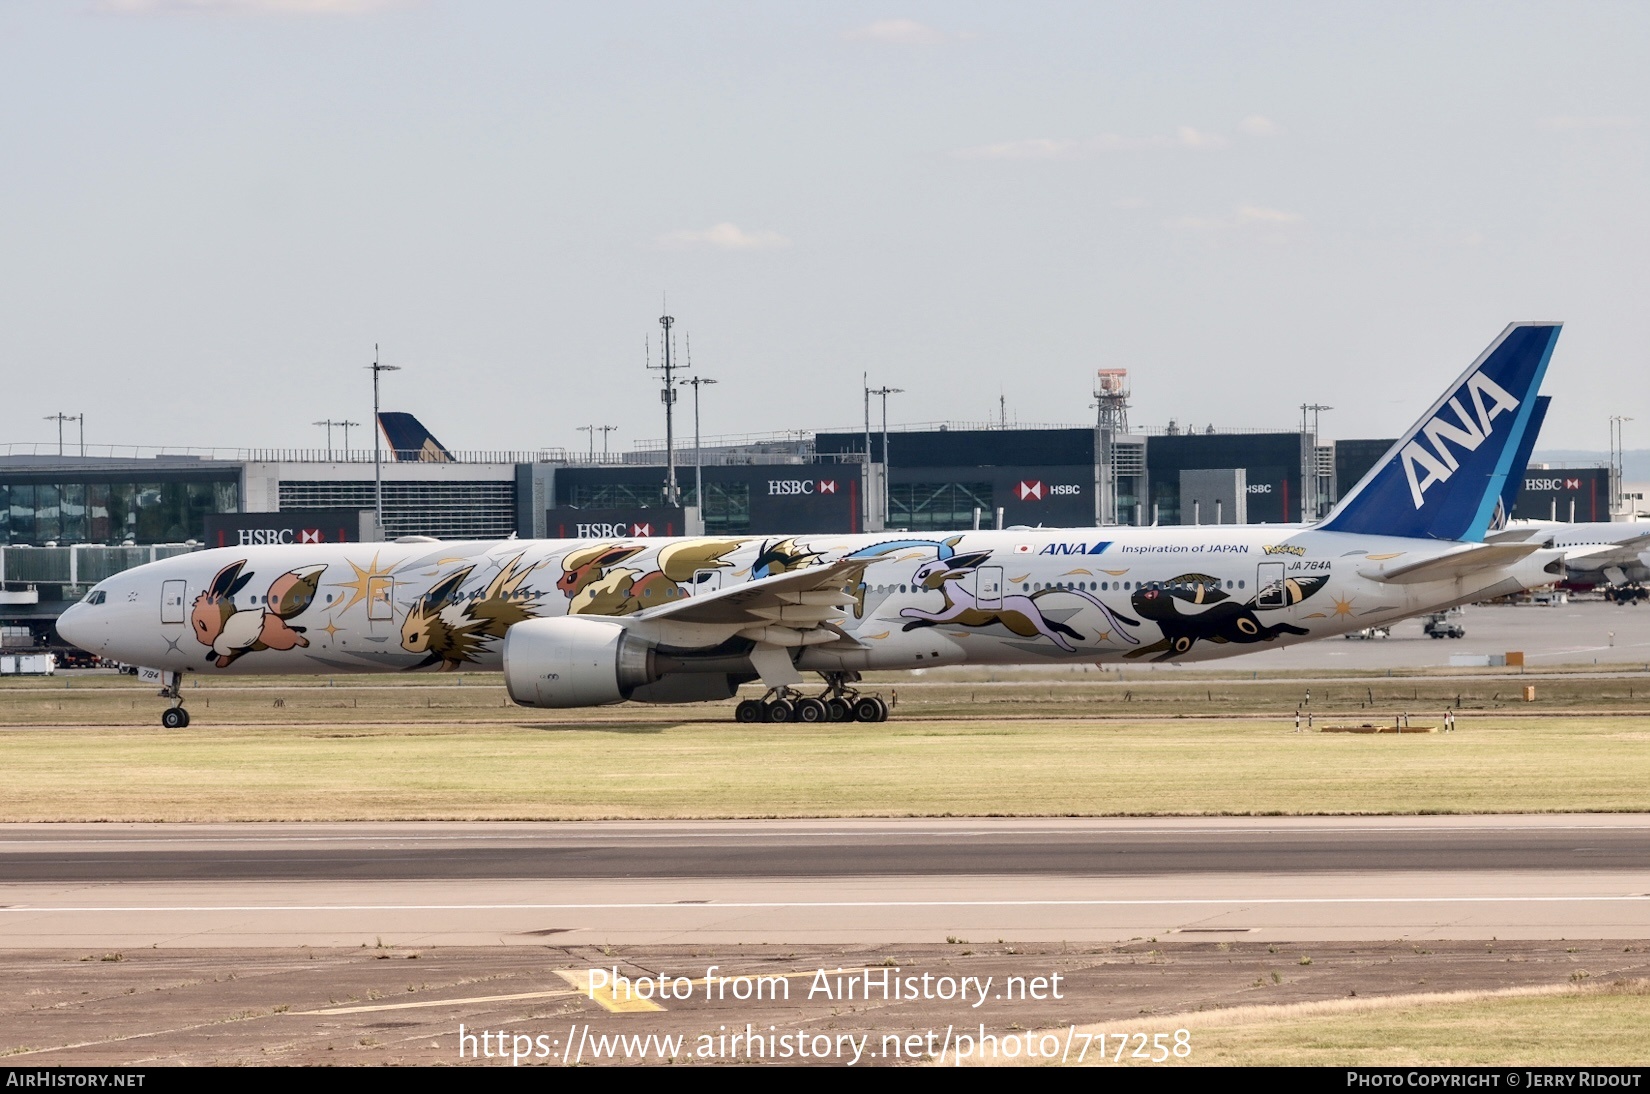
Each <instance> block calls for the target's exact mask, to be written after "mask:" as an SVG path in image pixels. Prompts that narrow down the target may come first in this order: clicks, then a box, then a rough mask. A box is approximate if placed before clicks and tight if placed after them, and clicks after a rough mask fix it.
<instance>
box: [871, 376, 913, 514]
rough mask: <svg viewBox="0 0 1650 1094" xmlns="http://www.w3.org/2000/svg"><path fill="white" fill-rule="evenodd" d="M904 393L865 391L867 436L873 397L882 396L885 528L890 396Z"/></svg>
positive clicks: (898, 389) (897, 389) (898, 390)
mask: <svg viewBox="0 0 1650 1094" xmlns="http://www.w3.org/2000/svg"><path fill="white" fill-rule="evenodd" d="M904 391H905V389H904V388H902V387H878V388H870V387H868V388H866V389H865V411H866V413H865V417H866V419H867V424H866V433H867V435H869V433H870V424H869V419H870V416H871V414H870V410H871V396H873V395H881V396H882V522H883V526H884V527H886V526H887V524H888V515H889V513H888V504H889V495H890V490H889V487H888V468H889V464H890V462H891V461H890V460H889V459H888V396H890V395H900V394H903V393H904ZM866 447H867V448H869V447H870V446H869V445H867V446H866Z"/></svg>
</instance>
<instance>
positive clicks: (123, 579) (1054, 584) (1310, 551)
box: [58, 323, 1564, 725]
mask: <svg viewBox="0 0 1650 1094" xmlns="http://www.w3.org/2000/svg"><path fill="white" fill-rule="evenodd" d="M1557 336H1558V327H1557V325H1556V324H1551V323H1528V324H1514V325H1513V326H1510V327H1508V328H1507V329H1506V331H1504V332H1503V333H1502V335H1501V336H1500V338H1498V339H1497V340H1496V342H1495V343H1494V344H1492V345H1491V346H1490V348H1489V349H1488V350H1486V351H1485V352H1484V354H1483V355H1481V356H1480V357H1479V358H1478V359H1477V360H1476V361H1474V362H1473V364H1472V365H1471V366H1470V367H1469V368H1468V370H1467V371H1466V372H1465V373H1463V374H1462V376H1460V377H1459V378H1458V379H1457V380H1456V381H1455V383H1454V384H1452V385H1451V386H1450V387H1449V388H1448V389H1446V390H1445V392H1444V394H1443V395H1442V396H1440V397H1439V399H1438V400H1437V401H1436V402H1435V403H1434V404H1433V405H1432V406H1431V408H1429V409H1428V410H1427V411H1426V413H1425V414H1423V415H1422V417H1421V418H1420V419H1419V420H1418V421H1417V422H1416V423H1415V424H1414V425H1413V426H1411V428H1410V429H1409V431H1408V432H1407V433H1406V434H1405V435H1404V436H1403V437H1402V438H1401V439H1400V440H1399V441H1398V442H1397V443H1396V444H1395V445H1394V446H1393V448H1392V449H1391V450H1390V451H1389V452H1388V453H1387V455H1386V457H1384V458H1383V460H1382V461H1380V462H1378V463H1377V464H1376V465H1375V467H1374V468H1373V469H1372V470H1371V471H1370V472H1369V474H1368V475H1367V476H1365V478H1364V479H1363V480H1362V481H1361V482H1359V483H1358V484H1357V485H1356V486H1354V487H1353V488H1352V489H1351V490H1350V491H1348V492H1346V493H1345V494H1344V496H1343V497H1342V499H1341V501H1340V503H1339V504H1338V505H1337V506H1336V507H1335V509H1334V510H1333V511H1331V512H1330V513H1329V514H1328V516H1326V517H1325V518H1324V519H1323V520H1321V521H1320V522H1318V523H1317V524H1313V525H1309V526H1307V525H1212V526H1211V525H1205V526H1192V527H1162V528H1158V527H1151V528H1140V527H1109V528H1105V529H1099V528H1091V529H1063V530H1061V529H1035V530H1033V529H1009V530H1006V531H968V532H955V533H953V532H946V531H941V532H935V533H930V534H918V535H915V536H913V535H911V534H909V533H884V534H880V535H879V534H864V535H834V534H820V535H790V536H772V537H753V536H738V535H729V536H725V537H713V536H699V537H692V538H685V539H649V538H638V539H629V540H618V539H609V540H603V541H588V540H573V541H569V540H516V539H510V540H502V541H491V542H457V541H447V542H437V541H433V540H428V539H420V538H409V539H405V540H400V541H396V542H392V543H376V544H305V545H271V546H267V547H247V548H219V549H216V550H208V551H202V552H199V553H195V554H186V555H179V556H176V557H173V558H168V559H164V560H160V561H157V562H153V563H150V564H148V565H146V566H140V567H137V568H135V569H132V570H128V571H125V572H124V573H120V574H117V575H115V576H113V577H110V578H109V579H107V580H105V581H103V582H100V583H99V584H98V585H97V586H95V587H94V588H93V589H92V590H91V591H90V592H89V593H88V594H87V596H86V597H85V599H83V600H82V601H81V602H80V603H78V604H76V605H74V606H72V607H71V608H69V609H68V610H67V611H66V612H65V613H64V614H63V615H62V616H61V617H60V619H59V622H58V630H59V632H60V633H61V634H62V635H63V636H64V637H65V638H67V639H68V640H69V641H71V642H73V643H75V644H76V645H78V646H80V647H81V648H83V649H85V650H87V651H88V652H90V653H93V654H96V655H99V656H104V657H110V658H114V659H118V660H121V661H125V662H128V663H131V664H136V665H141V666H147V667H149V668H150V669H151V670H152V671H153V672H154V673H156V674H158V675H159V677H160V679H161V680H162V682H163V684H164V687H165V692H164V694H166V695H169V696H170V697H172V699H173V700H174V705H173V708H172V709H171V710H169V711H168V712H167V714H166V716H165V718H164V719H163V721H164V722H165V724H167V725H178V724H185V723H186V721H187V715H186V714H184V713H183V712H182V707H181V698H180V696H181V692H180V691H179V689H178V685H179V682H180V681H181V679H182V676H183V674H185V673H189V672H198V673H328V674H332V673H347V672H386V671H388V672H408V671H437V672H439V671H449V672H450V671H453V670H460V669H463V670H471V669H473V670H480V671H502V672H503V674H504V682H505V685H506V687H507V689H508V691H509V694H510V697H511V698H512V699H513V700H515V702H517V703H519V704H521V705H523V706H530V707H552V708H569V707H583V706H596V705H600V704H605V703H617V702H623V701H626V700H634V701H638V702H650V703H674V702H692V701H710V700H725V699H730V698H732V697H734V696H735V695H736V694H737V692H738V689H739V688H740V687H741V686H742V685H744V684H747V683H752V682H757V681H759V682H760V683H761V685H762V687H763V693H762V698H761V699H757V698H754V697H752V698H747V699H745V701H743V702H741V703H739V704H738V705H737V706H736V708H735V711H734V714H735V717H737V718H739V719H740V720H744V721H757V720H762V721H775V722H781V721H792V720H796V721H803V722H809V721H821V720H825V719H848V718H854V719H860V720H867V721H870V720H880V719H882V718H885V717H886V716H887V707H886V705H884V704H883V703H882V701H881V700H880V699H878V698H877V697H876V696H874V695H869V694H861V693H860V692H859V691H858V690H856V688H855V685H856V684H858V683H859V682H860V680H861V679H862V675H863V674H864V673H867V672H873V671H885V670H902V669H929V668H934V667H941V666H947V665H965V664H966V665H1011V664H1012V665H1026V664H1031V665H1038V664H1056V663H1062V662H1063V663H1074V662H1077V663H1084V662H1086V663H1090V664H1101V665H1108V664H1110V665H1129V664H1139V663H1140V662H1141V661H1144V660H1149V661H1151V662H1170V663H1173V662H1179V661H1193V660H1205V659H1210V658H1217V657H1228V656H1232V655H1234V654H1241V653H1246V652H1250V651H1253V650H1257V649H1265V648H1269V647H1270V648H1275V647H1278V646H1286V645H1290V644H1293V643H1296V642H1304V641H1309V640H1313V639H1319V638H1325V637H1330V636H1336V635H1341V634H1345V633H1348V632H1351V631H1356V630H1360V629H1362V628H1365V627H1370V626H1379V625H1383V624H1387V623H1390V622H1392V621H1394V620H1398V619H1403V618H1407V617H1410V616H1414V615H1418V614H1421V613H1424V612H1432V611H1440V610H1443V609H1445V608H1448V607H1452V606H1454V605H1456V604H1463V603H1470V602H1473V601H1477V600H1484V599H1489V598H1492V597H1496V596H1502V595H1505V594H1508V593H1513V592H1518V591H1521V590H1527V589H1533V588H1538V587H1541V586H1544V585H1548V584H1551V583H1552V582H1553V581H1554V580H1555V577H1556V576H1557V575H1560V574H1562V572H1563V567H1564V551H1563V549H1561V548H1551V547H1547V546H1545V545H1544V542H1543V541H1537V542H1533V543H1531V542H1522V541H1520V542H1507V541H1505V540H1503V539H1501V538H1499V537H1490V539H1489V540H1488V541H1487V540H1486V532H1487V531H1488V529H1489V527H1490V522H1491V520H1492V518H1493V514H1494V510H1495V506H1496V504H1497V502H1498V501H1499V499H1500V494H1501V492H1502V490H1503V487H1504V485H1505V483H1506V481H1507V474H1508V469H1509V468H1510V467H1511V466H1512V465H1513V464H1514V462H1515V460H1516V458H1517V457H1516V453H1517V451H1518V449H1519V447H1520V445H1521V444H1522V443H1523V441H1524V439H1525V437H1524V435H1525V433H1526V431H1527V429H1528V426H1529V422H1530V415H1531V411H1532V410H1533V408H1534V406H1535V405H1536V398H1535V393H1536V391H1537V389H1538V388H1539V385H1540V382H1541V379H1542V376H1543V375H1544V373H1545V370H1546V366H1547V361H1548V359H1549V357H1550V355H1551V353H1552V349H1553V345H1554V343H1555V341H1556V339H1557ZM266 582H267V584H266ZM191 598H193V599H192V601H191ZM191 602H192V603H193V610H192V611H189V610H188V609H187V607H186V606H187V605H189V604H190V603H191ZM203 653H204V656H203ZM804 674H817V676H818V677H819V678H821V679H822V680H823V681H824V686H823V689H822V690H820V691H818V692H816V693H814V694H805V693H804V692H803V691H802V690H801V685H802V684H803V682H804Z"/></svg>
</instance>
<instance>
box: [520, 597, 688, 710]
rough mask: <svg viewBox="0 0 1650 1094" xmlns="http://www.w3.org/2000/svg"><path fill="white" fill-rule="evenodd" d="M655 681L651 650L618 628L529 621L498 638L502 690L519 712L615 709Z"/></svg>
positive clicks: (573, 620)
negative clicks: (501, 643) (501, 653)
mask: <svg viewBox="0 0 1650 1094" xmlns="http://www.w3.org/2000/svg"><path fill="white" fill-rule="evenodd" d="M657 679H658V675H657V674H656V673H655V672H654V668H653V649H652V647H650V646H649V645H648V644H647V643H646V642H643V641H642V640H641V639H639V638H637V637H636V636H635V635H633V634H631V633H630V632H629V631H628V630H626V629H625V628H624V627H623V626H622V625H621V624H618V623H609V622H607V621H605V620H601V619H580V618H579V617H577V616H564V617H562V618H559V619H529V620H526V621H524V622H521V623H517V624H516V625H515V626H513V627H511V628H510V629H509V630H508V631H506V632H505V633H504V686H505V687H506V688H507V689H508V690H509V692H510V698H511V699H513V700H514V701H515V702H516V703H518V704H520V705H521V706H524V707H594V706H602V705H604V704H607V703H620V702H623V701H624V700H626V699H628V698H630V693H631V692H633V691H635V690H636V689H637V688H639V687H641V686H643V685H644V684H650V683H652V682H653V681H655V680H657Z"/></svg>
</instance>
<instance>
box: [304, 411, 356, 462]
mask: <svg viewBox="0 0 1650 1094" xmlns="http://www.w3.org/2000/svg"><path fill="white" fill-rule="evenodd" d="M309 424H310V425H324V426H326V427H327V461H328V462H329V463H330V462H331V460H332V427H333V426H342V427H343V429H344V459H346V460H347V459H349V427H350V426H352V425H360V424H361V423H360V422H351V421H339V422H335V421H333V420H332V419H331V418H324V419H322V420H321V421H319V422H311V423H309Z"/></svg>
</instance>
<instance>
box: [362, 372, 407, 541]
mask: <svg viewBox="0 0 1650 1094" xmlns="http://www.w3.org/2000/svg"><path fill="white" fill-rule="evenodd" d="M367 367H368V368H370V369H372V427H373V428H372V496H373V512H374V513H375V514H376V517H377V520H378V534H379V535H380V536H382V535H383V534H384V456H383V452H382V449H381V446H380V439H381V438H382V436H383V433H384V423H383V421H382V420H381V419H380V418H379V417H378V375H379V373H383V372H400V371H401V366H400V365H381V364H379V363H378V343H377V342H374V343H373V344H372V364H370V365H368V366H367Z"/></svg>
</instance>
